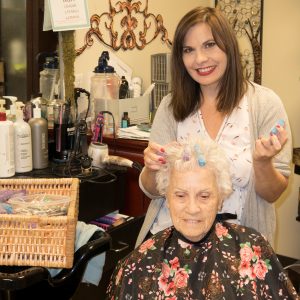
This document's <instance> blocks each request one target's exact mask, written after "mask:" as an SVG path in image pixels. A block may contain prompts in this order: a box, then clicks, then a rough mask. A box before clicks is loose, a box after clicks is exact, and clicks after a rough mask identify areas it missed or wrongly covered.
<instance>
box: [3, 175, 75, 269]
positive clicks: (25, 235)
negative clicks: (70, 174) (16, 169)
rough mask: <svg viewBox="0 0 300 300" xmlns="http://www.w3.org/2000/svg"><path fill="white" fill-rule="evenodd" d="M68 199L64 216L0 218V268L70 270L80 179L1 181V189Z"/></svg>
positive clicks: (13, 216)
mask: <svg viewBox="0 0 300 300" xmlns="http://www.w3.org/2000/svg"><path fill="white" fill-rule="evenodd" d="M7 189H8V190H11V189H13V190H22V189H25V190H26V191H27V193H28V194H34V193H45V194H52V195H65V196H70V197H71V202H70V205H69V209H68V214H67V215H66V216H57V217H45V216H27V215H26V216H25V215H9V214H7V215H6V214H1V215H0V265H9V266H42V267H54V268H71V267H72V265H73V257H74V243H75V234H76V232H75V231H76V224H77V218H78V205H79V180H78V179H76V178H62V179H52V178H46V179H0V190H7Z"/></svg>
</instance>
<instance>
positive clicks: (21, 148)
mask: <svg viewBox="0 0 300 300" xmlns="http://www.w3.org/2000/svg"><path fill="white" fill-rule="evenodd" d="M16 105H17V117H16V118H17V119H16V122H14V136H15V170H16V173H24V172H30V171H31V170H32V143H31V128H30V125H29V124H28V123H26V122H25V121H24V120H23V107H24V106H25V105H24V104H23V103H22V102H17V103H16Z"/></svg>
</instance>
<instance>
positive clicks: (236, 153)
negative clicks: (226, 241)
mask: <svg viewBox="0 0 300 300" xmlns="http://www.w3.org/2000/svg"><path fill="white" fill-rule="evenodd" d="M193 135H205V136H208V137H209V134H208V133H207V131H206V129H205V125H204V122H203V119H202V115H201V112H196V113H195V114H193V115H191V116H190V117H189V118H187V119H186V120H184V121H183V122H180V123H179V125H178V132H177V140H178V141H179V142H180V141H183V140H186V139H187V138H188V137H190V136H193ZM215 141H216V142H217V143H218V144H219V145H220V146H221V148H222V149H223V150H224V152H225V154H226V156H227V158H228V160H229V162H230V172H231V176H232V182H233V190H234V191H233V193H232V194H231V195H230V197H229V198H227V199H225V201H224V204H223V207H222V211H221V213H232V214H236V215H237V220H236V221H237V223H240V220H241V215H242V211H243V207H244V201H245V197H246V193H247V187H248V182H249V179H250V174H251V169H252V153H251V149H250V131H249V113H248V101H247V97H246V96H244V98H243V99H242V101H241V102H240V104H239V105H238V107H236V108H235V109H234V111H233V112H232V113H231V114H230V115H229V116H227V117H226V118H225V119H224V121H223V124H222V126H221V128H220V130H219V132H218V135H217V137H216V139H215ZM233 222H234V221H233Z"/></svg>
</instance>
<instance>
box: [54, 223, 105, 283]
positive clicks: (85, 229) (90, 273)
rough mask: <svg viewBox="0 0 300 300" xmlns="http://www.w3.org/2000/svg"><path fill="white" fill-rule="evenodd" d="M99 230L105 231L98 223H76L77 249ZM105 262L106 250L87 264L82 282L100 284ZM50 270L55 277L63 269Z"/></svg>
mask: <svg viewBox="0 0 300 300" xmlns="http://www.w3.org/2000/svg"><path fill="white" fill-rule="evenodd" d="M97 230H102V231H103V229H102V228H100V227H98V226H96V225H93V224H86V223H84V222H81V221H78V222H77V225H76V240H75V251H77V250H78V249H79V248H80V247H81V246H83V245H85V244H86V243H87V242H88V240H89V239H90V238H91V236H92V235H93V234H94V233H95V231H97ZM104 263H105V252H104V253H101V254H99V255H97V256H95V257H93V258H92V259H91V260H90V261H89V263H88V264H87V267H86V270H85V272H84V274H83V277H82V282H86V283H91V284H94V285H98V284H99V282H100V279H101V277H102V271H103V266H104ZM48 271H49V273H50V275H51V276H52V277H53V276H55V275H57V274H58V273H59V272H60V271H61V269H57V268H48Z"/></svg>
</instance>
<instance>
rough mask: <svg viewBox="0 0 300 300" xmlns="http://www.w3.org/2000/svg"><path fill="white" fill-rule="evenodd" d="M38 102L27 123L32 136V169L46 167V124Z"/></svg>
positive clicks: (35, 103)
mask: <svg viewBox="0 0 300 300" xmlns="http://www.w3.org/2000/svg"><path fill="white" fill-rule="evenodd" d="M39 104H40V103H39V101H35V102H34V105H35V108H34V109H33V118H31V119H30V120H29V121H28V124H29V125H30V128H31V136H32V164H33V169H44V168H47V167H48V123H47V120H46V119H44V118H42V117H41V108H40V107H39Z"/></svg>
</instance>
